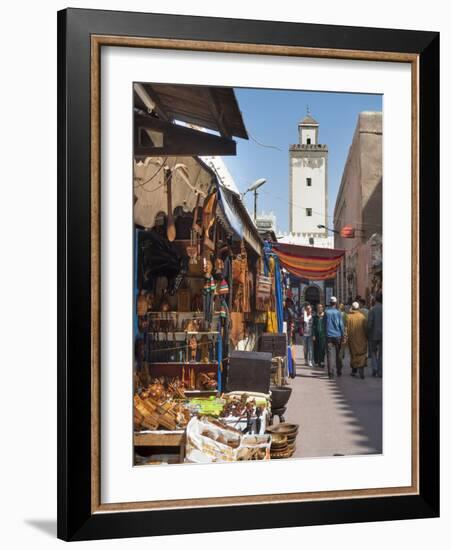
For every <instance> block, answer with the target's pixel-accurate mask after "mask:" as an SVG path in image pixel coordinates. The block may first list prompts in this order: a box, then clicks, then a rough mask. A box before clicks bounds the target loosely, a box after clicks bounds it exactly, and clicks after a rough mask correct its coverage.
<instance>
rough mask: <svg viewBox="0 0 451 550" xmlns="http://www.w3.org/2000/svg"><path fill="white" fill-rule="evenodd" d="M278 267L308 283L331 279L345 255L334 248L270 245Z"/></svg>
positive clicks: (342, 251)
mask: <svg viewBox="0 0 451 550" xmlns="http://www.w3.org/2000/svg"><path fill="white" fill-rule="evenodd" d="M272 251H273V252H274V253H275V254H277V257H278V258H279V261H280V265H281V266H282V267H284V268H285V269H286V270H287V271H288V272H290V273H291V274H292V275H295V276H296V277H300V278H303V279H309V280H310V281H325V280H326V279H333V278H334V277H335V274H336V273H337V269H338V268H339V267H340V263H341V260H342V258H343V256H344V254H345V251H344V250H338V249H335V248H316V247H313V246H299V245H294V244H283V243H272Z"/></svg>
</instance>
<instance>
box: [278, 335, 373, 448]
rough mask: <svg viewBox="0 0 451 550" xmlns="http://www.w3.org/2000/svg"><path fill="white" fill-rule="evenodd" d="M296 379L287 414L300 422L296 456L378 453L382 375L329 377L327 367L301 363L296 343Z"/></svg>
mask: <svg viewBox="0 0 451 550" xmlns="http://www.w3.org/2000/svg"><path fill="white" fill-rule="evenodd" d="M295 353H296V358H297V360H296V378H294V379H291V380H290V386H291V387H292V388H293V392H292V394H291V398H290V401H289V403H288V408H287V412H286V415H285V419H286V421H287V422H293V423H296V424H299V433H298V437H297V441H296V451H295V453H294V455H293V458H296V457H298V458H299V457H317V456H318V457H319V456H334V455H336V456H337V455H355V454H371V453H381V452H382V406H381V405H382V379H381V378H373V377H372V376H371V374H370V369H369V368H367V369H365V370H366V371H367V373H368V374H370V375H369V376H366V377H365V379H364V380H361V379H360V378H354V377H352V376H350V368H349V366H348V364H347V363H346V362H345V365H344V367H343V376H341V377H340V378H336V379H333V380H329V378H328V376H327V369H320V368H311V367H308V366H305V365H304V358H303V352H302V346H299V345H297V346H295Z"/></svg>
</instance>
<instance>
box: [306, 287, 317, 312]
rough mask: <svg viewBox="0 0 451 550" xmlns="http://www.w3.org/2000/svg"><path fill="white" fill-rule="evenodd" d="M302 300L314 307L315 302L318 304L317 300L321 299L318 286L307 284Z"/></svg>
mask: <svg viewBox="0 0 451 550" xmlns="http://www.w3.org/2000/svg"><path fill="white" fill-rule="evenodd" d="M304 300H305V301H306V302H308V303H309V304H311V305H312V306H314V307H315V306H316V304H319V302H320V301H321V292H320V288H319V286H316V285H310V286H308V287H307V288H306V289H305V293H304Z"/></svg>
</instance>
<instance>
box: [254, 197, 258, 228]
mask: <svg viewBox="0 0 451 550" xmlns="http://www.w3.org/2000/svg"><path fill="white" fill-rule="evenodd" d="M254 222H255V224H257V190H255V191H254Z"/></svg>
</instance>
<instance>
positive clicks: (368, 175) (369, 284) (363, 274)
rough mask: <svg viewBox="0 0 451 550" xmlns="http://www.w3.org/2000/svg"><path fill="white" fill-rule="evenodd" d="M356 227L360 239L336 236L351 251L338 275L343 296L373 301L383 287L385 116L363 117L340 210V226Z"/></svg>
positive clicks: (337, 216) (338, 205) (345, 174)
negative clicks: (383, 117) (383, 128)
mask: <svg viewBox="0 0 451 550" xmlns="http://www.w3.org/2000/svg"><path fill="white" fill-rule="evenodd" d="M347 225H349V226H351V227H352V228H354V231H355V235H354V238H343V237H341V236H340V235H339V234H336V235H335V246H336V248H341V249H345V250H346V256H345V260H344V261H343V263H342V265H341V267H340V269H339V271H338V273H337V287H336V292H337V295H338V298H339V299H340V300H341V301H343V302H344V303H349V302H350V301H351V300H352V299H354V298H355V297H356V296H361V297H362V298H365V299H367V300H369V299H370V298H371V296H374V294H375V293H376V292H377V291H378V290H381V289H382V113H381V112H374V111H365V112H362V113H360V114H359V117H358V120H357V125H356V129H355V132H354V137H353V140H352V144H351V147H350V149H349V152H348V157H347V160H346V164H345V168H344V171H343V176H342V179H341V184H340V189H339V191H338V195H337V200H336V203H335V210H334V228H335V230H336V231H338V232H339V231H340V230H341V229H343V227H345V226H347Z"/></svg>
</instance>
